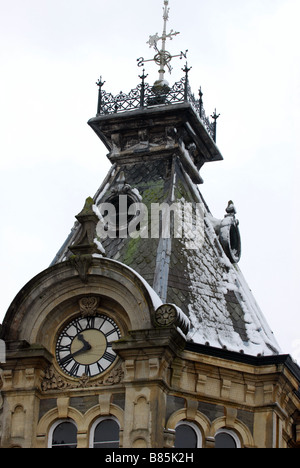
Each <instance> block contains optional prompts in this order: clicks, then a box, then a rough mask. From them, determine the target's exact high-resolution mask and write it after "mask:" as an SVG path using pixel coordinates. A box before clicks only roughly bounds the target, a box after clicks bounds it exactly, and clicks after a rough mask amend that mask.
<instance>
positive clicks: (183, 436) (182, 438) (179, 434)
mask: <svg viewBox="0 0 300 468" xmlns="http://www.w3.org/2000/svg"><path fill="white" fill-rule="evenodd" d="M175 433H176V437H175V445H174V447H175V448H186V449H187V448H201V447H202V435H201V431H200V430H199V428H198V427H197V426H196V424H193V423H191V422H189V421H180V422H179V423H178V424H177V426H176V429H175Z"/></svg>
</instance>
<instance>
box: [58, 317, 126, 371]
mask: <svg viewBox="0 0 300 468" xmlns="http://www.w3.org/2000/svg"><path fill="white" fill-rule="evenodd" d="M120 337H121V333H120V330H119V328H118V326H117V325H116V324H115V322H114V321H113V320H112V319H111V318H109V317H106V316H105V315H97V316H95V317H78V318H76V319H74V320H73V321H72V322H70V323H69V324H68V325H67V326H66V327H65V329H64V330H63V331H62V333H61V334H60V336H59V338H58V341H57V344H56V359H57V362H58V364H59V366H60V367H61V369H62V370H63V371H64V372H65V373H66V374H68V375H70V376H71V377H77V378H80V377H82V376H83V375H84V374H85V375H86V376H88V377H95V376H97V375H100V374H102V373H103V372H105V371H106V370H107V369H108V368H109V367H110V366H111V365H112V364H113V362H114V361H115V359H116V357H117V355H116V353H115V352H114V351H113V349H112V343H113V342H114V341H117V340H119V339H120Z"/></svg>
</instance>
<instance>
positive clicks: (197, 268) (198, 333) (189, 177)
mask: <svg viewBox="0 0 300 468" xmlns="http://www.w3.org/2000/svg"><path fill="white" fill-rule="evenodd" d="M182 83H183V86H184V81H183V82H182ZM89 125H90V126H91V127H92V128H93V130H94V131H95V132H96V134H97V135H98V137H99V138H100V139H101V140H102V142H104V144H105V145H106V147H107V148H108V149H109V154H108V158H109V159H110V161H111V162H112V164H113V165H112V168H111V170H110V172H109V174H108V176H107V177H106V179H105V180H104V182H103V184H102V185H101V187H100V188H99V190H98V191H97V193H96V194H95V196H94V198H93V200H94V209H95V211H96V212H98V211H101V215H102V216H104V215H105V208H104V209H103V206H104V207H105V205H103V204H104V203H110V204H112V205H113V206H114V207H115V209H116V212H117V216H118V217H119V218H120V216H121V212H122V209H123V211H124V208H122V209H121V208H120V200H121V199H122V200H123V199H124V200H125V201H126V206H125V211H126V212H128V208H129V207H130V206H131V205H134V204H137V206H138V209H137V208H136V210H137V211H136V212H135V213H134V212H132V213H131V217H130V216H129V217H128V218H126V219H127V224H126V226H125V230H123V233H122V231H118V232H117V233H116V236H115V238H112V237H111V236H107V238H106V239H103V233H104V231H103V230H102V231H101V232H102V234H101V235H100V237H101V239H100V240H101V243H102V247H103V249H104V251H105V255H106V256H107V257H108V258H111V259H114V260H116V261H118V262H121V263H123V264H125V265H128V266H130V267H131V268H132V269H134V270H135V271H136V272H137V273H138V274H139V275H141V276H142V277H143V278H144V279H145V280H146V281H147V282H148V283H149V285H150V286H151V287H152V288H153V289H154V291H155V292H156V293H157V294H158V296H159V297H160V298H161V300H162V301H163V302H165V303H172V304H175V305H176V306H178V307H180V308H181V309H182V311H183V312H184V313H185V314H186V316H188V317H189V319H190V322H191V329H190V333H189V337H188V338H189V340H190V341H192V342H195V343H199V344H203V345H206V346H213V347H217V348H222V349H227V350H230V351H237V352H241V353H244V354H249V355H254V356H257V355H273V354H278V353H279V346H278V344H277V342H276V340H275V338H274V336H273V333H272V332H271V330H270V328H269V326H268V324H267V323H266V320H265V319H264V317H263V314H262V312H261V310H260V308H259V306H258V305H257V303H256V301H255V299H254V297H253V295H252V292H251V290H250V289H249V287H248V285H247V283H246V281H245V279H244V277H243V275H242V273H241V271H240V268H239V266H238V264H237V262H238V261H239V258H240V254H241V241H240V234H239V229H238V221H237V219H236V209H235V207H234V205H233V203H232V202H230V203H229V204H228V207H227V210H226V214H225V217H224V219H223V220H219V219H216V218H214V217H213V215H212V214H211V212H210V210H209V208H208V206H207V204H206V203H205V201H204V199H203V197H202V194H201V192H200V191H199V188H198V185H199V184H200V183H201V182H202V179H201V177H200V176H199V169H200V168H201V167H202V166H203V164H204V163H206V162H211V161H214V160H220V159H222V156H221V154H220V152H219V150H218V148H217V146H216V144H215V142H214V140H213V138H212V137H211V136H210V134H209V132H208V129H207V128H205V125H204V124H203V122H202V120H201V119H200V118H199V114H198V113H197V110H196V109H195V106H194V105H193V102H189V101H185V102H183V103H174V104H173V103H167V102H165V103H164V104H161V103H160V104H157V105H152V103H151V105H150V106H147V107H146V106H145V107H141V108H139V109H133V110H128V111H123V110H122V112H121V111H120V112H119V113H118V112H117V113H112V114H110V113H102V114H100V115H98V116H97V117H96V118H93V119H91V120H90V121H89ZM120 197H121V198H120ZM122 197H123V198H122ZM174 204H175V205H176V206H177V207H178V206H179V207H181V208H182V210H186V209H187V210H191V211H192V212H193V213H192V218H191V219H192V224H193V222H195V218H196V211H193V210H194V209H195V207H196V209H197V207H198V209H199V210H200V212H201V222H202V225H201V227H202V237H201V236H200V237H199V238H197V239H196V241H194V240H193V242H192V245H191V237H190V236H189V233H188V232H187V231H186V230H185V229H184V230H183V232H182V235H179V236H177V235H176V233H175V230H173V232H172V233H170V235H164V228H163V227H162V226H160V229H158V231H157V233H158V234H157V235H154V236H153V231H152V229H153V226H151V220H152V218H151V216H152V210H153V207H154V206H156V207H157V205H160V208H161V211H160V213H162V217H163V218H164V216H168V215H169V214H170V211H169V212H168V208H166V207H169V208H171V211H172V208H173V207H174ZM141 205H143V206H144V207H145V210H146V215H144V216H146V219H147V221H149V222H147V223H146V227H145V226H144V228H145V229H144V231H143V229H142V227H141V226H139V229H140V230H139V233H138V235H137V236H135V237H134V236H130V235H129V232H128V224H130V221H131V222H132V223H133V224H134V218H135V217H136V218H138V216H139V212H138V210H140V206H141ZM164 210H166V211H164ZM184 216H185V215H184ZM99 218H101V216H100V217H99ZM119 218H118V221H119ZM140 219H141V218H138V221H140ZM174 219H175V218H172V215H171V216H170V220H171V221H170V223H171V225H172V223H174ZM159 222H162V221H161V220H160V221H159ZM137 224H139V223H138V222H136V225H137ZM119 228H120V229H121V227H120V225H119ZM81 229H82V228H81V226H80V225H79V224H78V223H77V224H75V226H74V228H73V230H72V232H71V235H70V237H69V238H68V240H67V242H66V243H65V244H64V246H63V247H62V249H61V250H60V252H59V253H58V255H57V256H56V258H55V260H54V263H57V262H61V261H63V260H65V259H67V258H69V257H70V255H71V252H70V250H69V247H70V246H71V245H72V244H73V243H75V245H76V241H78V239H80V236H81V235H82V234H81ZM142 231H143V232H142ZM97 232H98V235H99V231H97ZM123 234H124V235H123ZM104 237H105V235H104ZM98 240H99V239H98Z"/></svg>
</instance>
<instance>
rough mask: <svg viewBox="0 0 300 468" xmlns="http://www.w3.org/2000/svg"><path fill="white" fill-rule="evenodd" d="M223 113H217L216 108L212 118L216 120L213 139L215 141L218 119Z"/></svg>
mask: <svg viewBox="0 0 300 468" xmlns="http://www.w3.org/2000/svg"><path fill="white" fill-rule="evenodd" d="M220 115H221V114H217V109H215V112H214V114H213V115H211V118H212V119H213V120H214V123H213V124H212V125H213V139H214V142H216V141H217V120H218V118H219V117H220Z"/></svg>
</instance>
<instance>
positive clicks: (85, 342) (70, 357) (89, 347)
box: [61, 334, 92, 365]
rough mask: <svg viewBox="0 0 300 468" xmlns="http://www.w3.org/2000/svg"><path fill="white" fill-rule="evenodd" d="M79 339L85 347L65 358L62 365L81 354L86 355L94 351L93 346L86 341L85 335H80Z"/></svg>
mask: <svg viewBox="0 0 300 468" xmlns="http://www.w3.org/2000/svg"><path fill="white" fill-rule="evenodd" d="M77 338H78V339H79V341H81V342H82V343H83V347H82V348H81V349H79V350H78V351H76V352H75V353H70V354H69V355H68V356H66V357H64V358H63V359H62V360H61V364H62V365H63V364H64V363H65V362H68V361H70V359H72V358H74V357H76V356H78V355H79V354H81V353H84V352H85V351H89V350H90V349H92V347H91V345H90V344H89V343H88V342H87V341H86V340H85V339H84V337H83V335H81V334H80V335H78V337H77Z"/></svg>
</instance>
